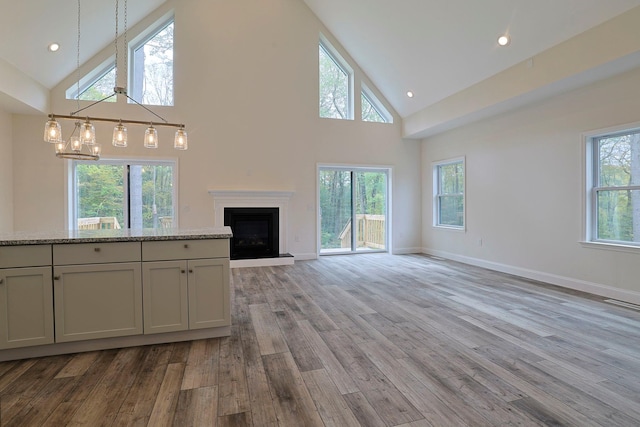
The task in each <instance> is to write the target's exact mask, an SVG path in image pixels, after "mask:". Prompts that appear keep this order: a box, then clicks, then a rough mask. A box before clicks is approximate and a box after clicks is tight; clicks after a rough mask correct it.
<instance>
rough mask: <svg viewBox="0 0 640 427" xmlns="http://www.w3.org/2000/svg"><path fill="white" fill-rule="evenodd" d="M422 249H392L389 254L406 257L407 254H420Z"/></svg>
mask: <svg viewBox="0 0 640 427" xmlns="http://www.w3.org/2000/svg"><path fill="white" fill-rule="evenodd" d="M421 253H423V250H422V248H393V249H392V250H391V254H393V255H408V254H421Z"/></svg>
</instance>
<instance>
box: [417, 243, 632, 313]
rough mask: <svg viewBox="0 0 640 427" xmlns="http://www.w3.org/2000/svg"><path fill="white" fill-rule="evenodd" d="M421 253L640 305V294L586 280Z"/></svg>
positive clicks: (435, 252) (443, 253)
mask: <svg viewBox="0 0 640 427" xmlns="http://www.w3.org/2000/svg"><path fill="white" fill-rule="evenodd" d="M421 252H422V253H423V254H426V255H433V256H437V257H440V258H445V259H450V260H452V261H458V262H462V263H465V264H469V265H474V266H476V267H482V268H486V269H489V270H495V271H500V272H502V273H507V274H513V275H515V276H520V277H524V278H527V279H532V280H538V281H540V282H545V283H549V284H552V285H556V286H561V287H563V288H568V289H573V290H575V291H581V292H587V293H590V294H594V295H598V296H602V297H607V298H613V299H617V300H620V301H625V302H629V303H632V304H640V292H634V291H629V290H626V289H619V288H614V287H612V286H608V285H603V284H600V283H594V282H588V281H586V280H580V279H574V278H572V277H566V276H558V275H556V274H550V273H545V272H543V271H537V270H530V269H527V268H521V267H515V266H512V265H508V264H501V263H497V262H492V261H487V260H483V259H479V258H472V257H468V256H464V255H458V254H453V253H450V252H446V251H440V250H434V249H429V248H422V251H421Z"/></svg>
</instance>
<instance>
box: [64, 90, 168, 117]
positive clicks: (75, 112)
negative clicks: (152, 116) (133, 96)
mask: <svg viewBox="0 0 640 427" xmlns="http://www.w3.org/2000/svg"><path fill="white" fill-rule="evenodd" d="M115 95H117V94H116V93H115V92H114V93H112V94H111V95H108V96H105V97H104V98H102V99H100V100H98V101H96V102H92V103H91V104H89V105H87V106H86V107H84V108H81V109H79V110H77V111H74V112H73V113H71V115H72V116H75V115H76V114H78V113H79V112H81V111H84V110H86V109H87V108H91V107H93V106H94V105H96V104H100V103H101V102H103V101H106V100H107V99H109V98H111V97H113V96H115ZM78 96H80V95H78ZM78 99H79V98H78ZM58 117H62V116H58ZM165 121H166V120H165Z"/></svg>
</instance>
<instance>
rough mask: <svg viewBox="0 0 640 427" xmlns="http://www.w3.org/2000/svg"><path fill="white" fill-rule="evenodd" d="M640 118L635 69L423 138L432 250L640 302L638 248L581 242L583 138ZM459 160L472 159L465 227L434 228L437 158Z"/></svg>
mask: <svg viewBox="0 0 640 427" xmlns="http://www.w3.org/2000/svg"><path fill="white" fill-rule="evenodd" d="M639 120H640V69H636V70H633V71H630V72H627V73H625V74H622V75H619V76H617V77H613V78H610V79H607V80H604V81H600V82H598V83H596V84H592V85H590V86H588V87H584V88H581V89H578V90H575V91H572V92H569V93H566V94H563V95H559V96H557V97H554V98H551V99H548V100H546V101H544V102H540V103H537V104H535V105H531V106H529V107H526V108H523V109H520V110H516V111H513V112H511V113H508V114H503V115H500V116H497V117H494V118H491V119H487V120H483V121H481V122H477V123H474V124H470V125H467V126H465V127H461V128H458V129H455V130H452V131H449V132H447V133H443V134H440V135H437V136H433V137H431V138H428V139H425V140H424V141H423V143H422V179H423V182H424V183H425V185H423V233H422V243H423V250H424V252H427V253H433V254H438V255H441V256H445V257H448V258H452V259H457V260H460V261H464V262H468V263H471V264H477V265H482V266H486V267H489V268H494V269H497V270H502V271H507V272H511V273H515V274H519V275H522V276H525V277H531V278H535V279H540V280H544V281H547V282H551V283H555V284H559V285H563V286H568V287H572V288H577V289H583V290H588V291H590V292H594V293H598V294H601V295H607V296H611V297H616V298H621V299H626V300H628V301H634V302H640V279H639V278H640V262H639V261H640V250H636V251H633V252H621V251H612V250H602V249H594V248H591V247H584V246H582V245H581V244H580V241H581V239H582V238H583V237H582V236H583V230H582V213H583V198H582V195H583V187H582V177H583V157H582V156H583V155H582V137H581V135H582V133H584V132H588V131H590V130H595V129H604V128H608V127H612V126H617V125H621V124H625V123H633V122H637V121H639ZM458 156H465V157H466V174H467V175H466V202H467V206H466V221H467V227H466V228H467V229H466V232H456V231H450V230H443V229H436V228H434V227H433V226H432V199H431V198H432V194H431V193H432V191H431V188H432V187H431V185H432V184H431V183H432V162H434V161H437V160H443V159H448V158H452V157H458ZM480 239H482V245H480Z"/></svg>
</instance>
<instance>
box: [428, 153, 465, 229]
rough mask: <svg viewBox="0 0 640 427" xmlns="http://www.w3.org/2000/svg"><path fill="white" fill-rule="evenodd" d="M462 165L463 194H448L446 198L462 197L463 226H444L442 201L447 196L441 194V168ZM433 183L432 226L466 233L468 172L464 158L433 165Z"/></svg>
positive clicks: (438, 162) (442, 161)
mask: <svg viewBox="0 0 640 427" xmlns="http://www.w3.org/2000/svg"><path fill="white" fill-rule="evenodd" d="M458 163H459V164H461V165H462V194H460V193H447V194H446V196H452V195H454V196H460V195H461V196H462V225H451V224H442V223H441V218H440V200H441V198H442V197H443V196H444V195H445V194H441V193H440V181H441V179H440V168H441V167H442V166H449V165H454V164H458ZM432 176H433V178H432V181H433V186H432V190H433V198H432V207H433V222H432V225H433V227H435V228H442V229H450V230H458V231H466V224H467V218H466V217H467V200H466V198H467V191H466V188H467V170H466V159H465V157H464V156H462V157H455V158H451V159H446V160H440V161H437V162H433V163H432Z"/></svg>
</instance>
